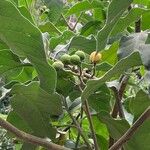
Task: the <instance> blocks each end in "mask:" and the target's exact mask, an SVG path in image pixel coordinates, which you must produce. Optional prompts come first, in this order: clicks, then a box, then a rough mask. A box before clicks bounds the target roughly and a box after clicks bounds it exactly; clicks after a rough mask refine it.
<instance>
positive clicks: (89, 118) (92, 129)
mask: <svg viewBox="0 0 150 150" xmlns="http://www.w3.org/2000/svg"><path fill="white" fill-rule="evenodd" d="M84 105H85V112H86V115H87V118H88V121H89V124H90V129H91V133H92V137H93V141H94V147H95V150H100V148H99V146H98V142H97V138H96V134H95V130H94V125H93V121H92V116H91V113H90V109H89V104H88V101H87V99H86V100H85V101H84Z"/></svg>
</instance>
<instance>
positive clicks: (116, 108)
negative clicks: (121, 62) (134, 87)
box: [112, 76, 129, 118]
mask: <svg viewBox="0 0 150 150" xmlns="http://www.w3.org/2000/svg"><path fill="white" fill-rule="evenodd" d="M128 80H129V77H128V76H123V77H122V78H121V81H120V82H121V83H120V88H119V89H118V91H116V90H115V91H114V90H113V91H114V94H115V97H116V103H115V106H114V109H113V111H112V117H113V118H116V117H117V114H118V111H119V115H120V117H121V118H122V117H123V116H124V114H123V112H122V110H121V109H122V107H121V105H120V103H121V100H122V97H123V93H124V91H125V88H126V86H127V83H128Z"/></svg>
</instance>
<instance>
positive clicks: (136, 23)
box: [135, 18, 141, 33]
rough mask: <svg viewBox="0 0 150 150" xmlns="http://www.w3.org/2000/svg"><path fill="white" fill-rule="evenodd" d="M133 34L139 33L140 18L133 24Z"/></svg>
mask: <svg viewBox="0 0 150 150" xmlns="http://www.w3.org/2000/svg"><path fill="white" fill-rule="evenodd" d="M135 32H136V33H138V32H141V18H140V19H139V20H138V21H137V22H135Z"/></svg>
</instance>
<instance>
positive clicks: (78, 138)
mask: <svg viewBox="0 0 150 150" xmlns="http://www.w3.org/2000/svg"><path fill="white" fill-rule="evenodd" d="M82 117H83V108H82V107H81V116H80V119H81V121H80V127H82ZM80 136H81V135H80V132H78V136H77V139H76V144H75V149H77V148H78V144H79V140H80Z"/></svg>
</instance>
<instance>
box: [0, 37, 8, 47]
mask: <svg viewBox="0 0 150 150" xmlns="http://www.w3.org/2000/svg"><path fill="white" fill-rule="evenodd" d="M2 49H9V48H8V46H7V45H6V43H4V42H3V41H2V40H1V39H0V50H2Z"/></svg>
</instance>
